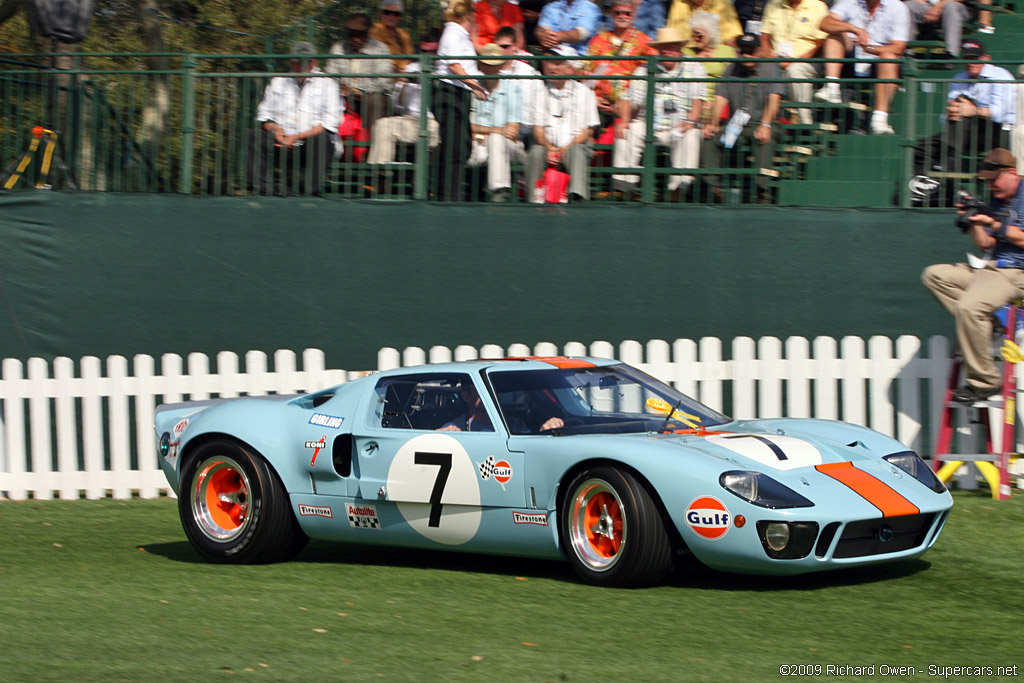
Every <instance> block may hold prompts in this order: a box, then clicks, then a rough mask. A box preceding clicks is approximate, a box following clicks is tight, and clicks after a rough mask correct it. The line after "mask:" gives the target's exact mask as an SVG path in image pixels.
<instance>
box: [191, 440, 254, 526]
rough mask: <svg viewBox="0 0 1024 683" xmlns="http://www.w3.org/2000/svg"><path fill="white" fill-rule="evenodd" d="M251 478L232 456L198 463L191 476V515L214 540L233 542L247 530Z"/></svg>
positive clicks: (214, 457) (216, 457) (213, 458)
mask: <svg viewBox="0 0 1024 683" xmlns="http://www.w3.org/2000/svg"><path fill="white" fill-rule="evenodd" d="M249 488H250V486H249V477H248V476H247V475H246V474H245V471H244V470H243V469H242V466H241V465H239V464H238V463H237V462H235V461H234V460H233V459H231V458H229V457H227V456H222V455H217V456H213V457H210V458H207V459H206V460H204V461H203V462H201V463H199V466H198V467H197V468H196V471H195V475H194V476H193V478H192V486H191V492H192V496H193V502H192V514H193V516H194V518H195V522H196V525H197V526H198V527H199V530H200V531H202V532H203V534H205V535H206V537H207V538H209V539H210V540H212V541H230V540H232V539H233V538H235V537H236V536H238V535H239V534H242V533H243V532H244V531H245V527H246V526H247V525H248V523H249V520H250V516H249V503H250V500H251V499H250V495H249Z"/></svg>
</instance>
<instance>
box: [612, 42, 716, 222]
mask: <svg viewBox="0 0 1024 683" xmlns="http://www.w3.org/2000/svg"><path fill="white" fill-rule="evenodd" d="M684 42H685V41H683V39H682V36H681V35H680V34H679V31H678V30H677V29H674V28H663V29H661V30H659V31H658V39H657V40H655V41H654V42H652V43H651V46H652V47H654V48H656V49H657V50H658V54H659V55H661V56H662V57H667V58H679V57H682V55H683V45H684ZM658 73H659V75H660V76H667V77H672V78H706V77H707V72H705V71H704V66H703V65H702V64H701V63H700V62H690V61H686V62H658ZM636 75H637V76H646V75H647V66H646V65H644V66H641V67H640V68H639V69H637V70H636ZM706 100H707V84H706V83H701V82H696V81H695V82H689V83H687V82H662V83H656V84H655V94H654V112H653V117H654V136H655V138H656V139H657V142H658V145H660V146H662V147H668V148H669V160H670V163H671V165H672V167H673V168H697V164H698V162H699V159H700V141H701V133H700V129H699V128H698V125H699V124H700V121H701V111H702V110H703V108H704V104H705V101H706ZM617 106H618V120H617V121H616V124H615V151H614V156H613V163H614V165H615V166H619V167H629V166H637V165H638V164H639V163H640V154H641V152H642V151H643V148H644V138H645V137H646V136H647V110H646V106H647V81H640V80H637V81H633V82H632V86H631V87H630V89H629V99H627V100H621V101H620V102H619V103H618V105H617ZM631 119H632V120H631ZM627 122H628V123H627ZM614 178H615V181H616V184H617V186H618V187H619V188H620V189H621V190H622V191H623V192H625V193H627V194H630V193H632V192H633V191H634V190H635V188H636V184H637V182H639V178H638V177H637V176H635V175H616V176H614ZM692 183H693V176H692V175H673V176H671V177H670V178H669V181H668V189H669V198H670V200H671V201H674V202H677V201H679V199H680V194H681V193H680V190H682V191H685V190H686V189H688V188H689V187H690V185H691V184H692Z"/></svg>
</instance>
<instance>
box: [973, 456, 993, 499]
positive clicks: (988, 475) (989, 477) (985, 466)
mask: <svg viewBox="0 0 1024 683" xmlns="http://www.w3.org/2000/svg"><path fill="white" fill-rule="evenodd" d="M974 464H975V465H977V466H978V471H979V472H981V475H982V476H983V477H985V481H987V482H988V487H989V488H990V489H992V497H993V498H995V499H996V500H998V499H999V468H998V467H996V466H995V465H994V464H992V463H990V462H987V461H985V460H979V461H977V462H976V463H974Z"/></svg>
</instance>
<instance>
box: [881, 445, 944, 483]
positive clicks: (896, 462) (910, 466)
mask: <svg viewBox="0 0 1024 683" xmlns="http://www.w3.org/2000/svg"><path fill="white" fill-rule="evenodd" d="M883 459H884V460H885V461H886V462H887V463H889V464H890V465H892V466H893V467H897V468H899V469H901V470H903V471H904V472H906V473H907V474H909V475H910V476H912V477H913V478H914V479H917V480H918V481H919V482H921V483H922V484H924V485H925V486H927V487H928V488H930V489H931V490H932V491H935V493H943V492H944V491H945V490H946V486H945V485H944V484H943V483H942V482H941V481H939V478H938V477H936V476H935V473H934V472H932V469H931V468H930V467H928V465H926V464H925V462H924V460H922V459H921V458H920V457H919V456H918V455H917V453H915V452H913V451H901V452H899V453H893V454H892V455H887V456H885V458H883Z"/></svg>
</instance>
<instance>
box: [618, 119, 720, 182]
mask: <svg viewBox="0 0 1024 683" xmlns="http://www.w3.org/2000/svg"><path fill="white" fill-rule="evenodd" d="M646 134H647V122H646V121H640V120H637V121H632V122H630V124H629V128H628V129H627V131H626V137H625V138H619V137H616V138H615V146H614V148H613V151H612V163H613V164H614V165H615V166H619V167H621V168H627V167H631V166H637V165H639V163H640V154H641V153H642V152H643V150H644V135H646ZM654 137H655V139H656V140H657V141H658V144H659V145H661V146H662V147H668V148H669V159H670V163H671V164H672V168H697V164H698V163H699V160H700V139H701V135H700V131H699V130H697V129H696V128H693V129H691V130H688V131H687V132H686V133H684V134H683V135H675V134H673V132H672V131H670V130H661V131H655V132H654ZM612 177H613V178H614V179H615V180H616V181H618V183H617V184H620V185H621V183H628V184H630V185H635V184H636V183H638V182H640V177H639V176H635V175H618V174H616V175H614V176H612ZM692 182H693V176H692V175H685V176H684V175H674V176H672V177H670V178H669V181H668V189H669V190H675V189H676V188H678V187H679V186H680V185H682V184H684V183H685V184H686V186H687V187H689V186H690V184H691V183H692ZM627 189H628V188H627Z"/></svg>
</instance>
